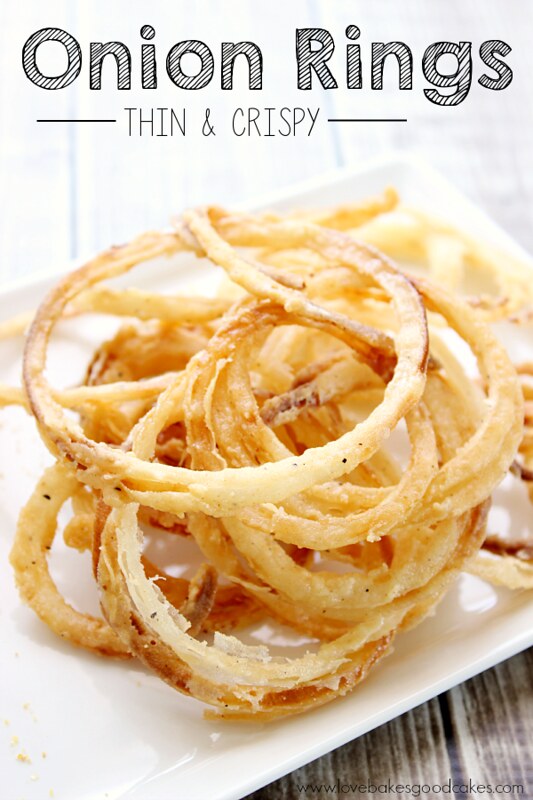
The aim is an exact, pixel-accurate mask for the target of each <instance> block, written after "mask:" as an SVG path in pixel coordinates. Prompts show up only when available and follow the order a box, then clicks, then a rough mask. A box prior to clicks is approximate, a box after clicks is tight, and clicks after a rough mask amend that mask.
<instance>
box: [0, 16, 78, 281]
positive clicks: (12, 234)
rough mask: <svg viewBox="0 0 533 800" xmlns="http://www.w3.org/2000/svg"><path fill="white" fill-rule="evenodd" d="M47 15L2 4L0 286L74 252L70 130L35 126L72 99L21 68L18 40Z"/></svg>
mask: <svg viewBox="0 0 533 800" xmlns="http://www.w3.org/2000/svg"><path fill="white" fill-rule="evenodd" d="M54 6H55V7H54V10H55V11H56V13H57V14H58V15H59V16H60V17H61V16H62V17H64V18H65V19H66V18H67V17H68V16H69V14H70V12H69V7H70V4H69V3H68V2H67V0H63V1H62V2H56V3H55V4H54ZM49 15H50V10H49V9H46V8H45V7H43V6H38V5H37V4H35V3H2V6H1V21H0V75H1V76H2V79H1V80H0V108H1V109H2V113H1V114H0V187H1V192H0V284H2V283H5V282H6V281H7V280H11V279H14V278H16V277H19V276H21V275H24V274H29V273H31V272H35V271H38V270H39V269H41V270H42V269H45V268H50V267H52V266H54V265H56V264H58V263H66V262H67V261H68V259H69V258H70V257H71V255H72V224H71V223H72V218H71V212H70V209H71V200H72V185H71V181H70V175H71V162H72V157H73V149H72V148H73V141H72V138H71V131H69V129H68V128H67V127H65V126H56V125H46V124H39V123H37V122H36V121H35V120H36V119H37V118H40V117H47V116H58V117H64V116H65V115H66V114H67V113H68V110H69V106H70V102H71V96H72V95H71V94H69V92H70V90H69V89H66V90H64V92H45V91H43V90H42V89H38V88H37V87H35V86H33V85H32V84H31V83H30V82H29V81H28V80H27V79H26V77H25V76H24V74H23V71H22V67H21V48H22V44H23V42H25V40H26V39H27V38H28V37H29V36H30V35H31V34H32V33H33V32H34V31H35V30H37V29H38V28H39V27H42V26H44V25H46V24H50V16H49Z"/></svg>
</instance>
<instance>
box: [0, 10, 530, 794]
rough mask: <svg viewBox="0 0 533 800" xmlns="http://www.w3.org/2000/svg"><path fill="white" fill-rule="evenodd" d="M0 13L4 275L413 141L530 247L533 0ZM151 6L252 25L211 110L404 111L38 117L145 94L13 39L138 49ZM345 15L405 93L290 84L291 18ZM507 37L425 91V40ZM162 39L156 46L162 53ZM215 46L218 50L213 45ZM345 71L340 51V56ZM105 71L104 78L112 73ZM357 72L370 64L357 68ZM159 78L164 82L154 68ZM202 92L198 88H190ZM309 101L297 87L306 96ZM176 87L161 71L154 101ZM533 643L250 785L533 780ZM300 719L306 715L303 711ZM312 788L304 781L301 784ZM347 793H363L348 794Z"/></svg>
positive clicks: (275, 790)
mask: <svg viewBox="0 0 533 800" xmlns="http://www.w3.org/2000/svg"><path fill="white" fill-rule="evenodd" d="M0 21H1V23H2V24H1V25H0V70H1V71H0V75H1V76H2V77H1V84H0V101H1V106H2V110H3V113H2V114H1V115H0V176H1V186H2V192H1V196H0V220H1V224H0V281H2V282H4V281H6V280H9V279H10V278H13V277H18V276H20V275H22V274H30V273H32V272H35V271H39V270H42V269H45V268H46V269H47V268H50V267H54V266H55V267H57V266H59V265H66V264H67V262H68V261H69V260H70V259H72V258H78V257H82V256H87V255H89V254H91V253H93V252H94V251H95V250H97V249H99V248H102V247H105V246H107V245H109V244H110V243H111V242H118V241H123V240H125V239H127V238H128V237H130V236H131V235H133V234H135V233H137V232H139V231H141V230H143V229H145V228H147V227H149V226H161V225H164V224H165V222H166V220H167V219H168V217H169V215H170V214H171V213H172V212H174V211H178V210H180V209H181V208H183V207H184V206H187V205H193V204H197V203H200V202H206V201H213V199H214V200H217V201H220V202H224V203H225V204H227V205H231V204H232V203H237V202H243V201H247V200H249V199H253V198H254V197H255V196H258V195H261V194H263V193H264V192H268V191H273V190H275V189H278V188H280V187H282V186H284V185H288V184H290V183H293V182H295V181H298V180H301V179H304V178H306V177H307V176H308V175H314V174H317V173H319V172H322V171H324V170H327V169H331V168H334V167H340V166H342V165H345V164H348V163H360V162H362V161H364V160H365V159H367V158H368V157H370V156H372V155H375V154H377V153H379V152H382V151H384V150H400V151H406V150H407V151H416V152H417V153H418V154H419V155H420V156H422V157H423V158H425V159H426V160H427V161H429V162H430V163H432V164H433V165H434V166H435V167H437V168H439V169H440V170H442V171H443V172H444V173H445V174H446V175H447V176H448V178H449V179H451V180H452V181H453V182H454V183H455V184H456V185H457V186H458V187H459V188H461V189H462V190H463V191H464V192H466V194H468V195H469V196H470V197H471V198H472V199H473V200H474V201H476V202H477V203H478V204H479V205H480V206H481V207H483V208H484V209H485V210H486V211H487V212H488V213H489V214H490V215H491V216H492V217H493V218H494V219H496V220H497V221H498V222H499V223H500V224H501V225H502V227H503V228H505V229H506V230H507V231H509V232H510V233H511V234H512V235H513V236H514V237H515V238H516V239H517V240H518V241H519V242H521V243H522V244H523V245H524V246H525V247H526V248H529V249H530V250H533V147H532V141H531V136H532V134H531V131H532V130H533V103H532V102H531V74H533V47H532V46H531V41H530V34H531V31H533V3H526V2H522V3H520V4H518V3H513V4H509V3H507V2H505V1H504V0H469V2H468V3H465V2H464V0H447V2H444V0H440V2H439V0H434V1H433V2H432V3H429V2H427V0H405V1H404V2H403V3H398V2H397V0H375V2H373V3H366V4H363V3H359V4H356V3H353V2H352V1H351V0H335V2H329V0H292V2H290V3H288V2H285V1H284V0H270V1H269V2H262V0H261V1H260V2H256V3H253V4H251V3H247V2H246V0H227V2H225V3H224V5H223V4H222V3H218V4H216V3H212V4H210V5H209V9H208V11H207V9H206V7H205V6H203V5H202V7H200V4H192V3H191V4H189V3H185V2H174V3H172V4H169V3H167V4H166V5H165V4H164V3H163V2H159V3H153V4H150V7H149V10H147V8H146V4H145V3H143V2H142V0H127V2H126V0H116V2H114V3H113V4H110V3H107V2H106V1H105V0H93V2H91V3H90V4H89V3H83V4H82V3H78V4H73V3H70V2H68V0H55V2H54V4H53V13H52V8H51V5H48V6H47V4H42V3H40V2H39V0H27V1H26V2H24V3H18V2H15V0H6V1H5V2H3V3H2V8H1V20H0ZM147 22H150V24H152V25H154V27H155V28H156V30H157V31H158V43H159V44H160V45H161V46H162V47H163V46H164V45H165V44H172V43H173V42H174V41H178V40H180V39H182V38H188V37H194V36H196V37H198V38H204V39H205V40H207V41H208V42H209V43H211V44H213V47H214V48H215V47H216V48H218V47H219V46H220V42H221V41H222V40H223V39H226V38H229V39H230V40H231V39H233V40H238V39H239V38H244V37H246V36H248V37H249V38H251V39H254V40H255V41H257V42H258V43H259V44H260V45H261V46H262V48H263V53H264V56H265V84H264V90H263V92H262V93H261V97H260V99H258V97H257V93H256V94H255V95H254V96H253V97H251V95H250V93H246V92H241V91H240V90H238V89H236V90H235V91H234V92H232V93H222V92H221V91H220V89H219V88H218V83H217V86H214V87H213V88H212V89H211V88H209V89H208V90H206V93H205V94H203V95H202V97H201V98H200V100H199V99H198V98H189V97H187V98H186V99H187V103H189V102H190V103H191V104H192V105H194V104H195V103H196V104H198V103H201V104H204V105H210V106H211V107H212V111H213V117H214V118H216V117H217V115H220V114H221V113H223V112H224V106H226V107H227V106H228V104H231V105H232V106H238V105H242V104H248V105H249V104H253V103H255V104H256V105H261V106H268V105H272V106H280V105H287V106H291V105H294V104H309V103H314V104H315V105H316V104H320V105H321V106H323V107H324V111H325V113H327V115H328V116H331V117H343V116H347V115H348V116H349V115H350V114H351V115H352V116H353V115H354V112H355V113H356V114H357V115H358V116H382V115H383V112H386V115H387V116H395V115H397V114H398V113H399V114H400V115H404V114H405V113H406V114H407V116H408V118H409V121H408V123H406V124H361V125H350V124H338V125H323V126H322V127H321V129H320V131H318V132H317V133H316V134H314V135H313V136H311V137H309V138H308V139H306V140H304V141H301V140H299V141H298V142H296V141H295V140H281V139H269V140H266V139H264V138H261V139H259V138H253V137H251V138H246V139H245V140H243V139H237V138H235V137H230V136H224V135H223V134H220V133H219V136H218V138H215V139H202V138H198V137H192V138H190V139H183V140H174V139H170V138H160V139H157V138H156V139H147V138H135V137H132V138H128V137H126V136H125V135H124V131H123V130H121V131H116V130H109V128H107V129H106V128H105V126H98V125H77V126H76V125H57V124H56V125H43V124H38V123H36V122H35V120H36V119H37V118H40V117H55V118H63V117H68V118H70V117H77V118H83V117H94V116H95V115H96V116H98V115H99V114H102V113H104V114H105V113H106V111H107V112H109V111H110V110H116V107H117V103H118V106H120V107H121V106H122V105H130V106H141V105H143V104H144V105H147V104H149V103H150V102H152V101H151V100H147V98H146V93H141V92H139V91H138V90H136V89H133V90H132V91H131V92H129V93H128V97H127V102H126V101H124V102H123V100H122V98H120V99H118V100H117V92H116V91H115V90H113V89H112V88H111V87H109V88H108V89H107V90H103V91H102V92H90V91H89V90H88V88H87V84H88V81H87V74H86V73H84V75H83V79H82V78H80V79H79V82H78V83H76V84H73V86H72V87H69V88H68V89H65V90H63V91H61V92H44V91H42V90H39V89H37V88H35V87H33V86H32V85H31V84H30V83H29V82H28V81H27V80H26V78H25V77H24V75H23V74H22V70H21V68H20V48H21V46H22V43H23V42H24V41H25V39H26V38H27V37H28V36H29V35H30V34H31V33H32V32H33V31H35V30H36V29H37V28H39V27H41V26H43V25H50V24H54V25H60V26H62V27H64V28H66V29H67V30H69V31H70V32H72V33H73V34H74V35H77V36H78V37H79V39H80V42H82V43H83V46H84V47H85V48H86V52H88V49H87V48H88V42H89V41H90V40H98V41H107V40H109V39H114V38H121V39H122V40H124V41H126V42H131V43H133V44H134V45H135V47H137V48H138V47H139V45H140V39H139V28H140V26H141V24H144V23H147ZM350 23H354V24H355V23H356V24H357V25H359V27H360V28H361V31H362V41H364V42H365V43H366V46H367V47H368V43H369V42H370V41H379V40H381V41H389V40H391V39H403V40H404V41H406V42H408V43H409V44H410V46H411V47H412V48H413V52H414V53H415V56H416V57H415V86H414V90H413V92H411V93H409V97H406V96H404V94H403V93H399V92H398V91H396V90H394V84H395V82H396V81H397V78H396V73H395V72H394V70H392V71H391V72H390V73H389V72H388V73H387V74H386V77H387V83H388V85H387V86H386V90H385V91H383V92H379V93H377V92H374V93H371V92H365V93H363V94H361V95H357V96H355V95H354V93H353V92H348V91H346V90H342V89H339V90H337V91H333V92H328V93H327V95H326V94H325V93H324V92H321V91H319V92H317V91H313V92H311V93H306V97H305V98H303V97H302V93H301V92H300V93H298V92H297V91H296V89H295V88H294V84H295V80H294V64H293V62H292V61H291V59H292V52H293V37H294V29H295V28H296V27H305V26H307V25H315V26H316V25H319V26H323V27H326V28H328V29H329V30H331V32H332V33H334V35H335V36H336V38H337V40H338V42H339V46H338V53H337V55H338V56H339V58H340V55H341V54H342V52H343V48H344V45H345V43H346V39H345V37H344V29H345V27H346V25H348V24H350ZM488 38H502V39H504V40H506V41H507V42H509V43H510V44H511V46H512V47H513V52H512V56H511V57H510V59H509V61H510V63H512V66H513V69H514V73H515V74H514V80H513V83H512V84H511V86H510V87H509V88H508V89H506V90H505V91H503V92H500V93H498V94H496V93H494V92H488V91H486V90H483V89H482V88H481V87H479V86H478V85H477V84H476V82H475V81H474V84H473V87H472V90H471V95H470V96H469V97H468V98H467V100H466V101H465V102H464V104H463V105H461V106H460V107H458V108H455V109H440V108H437V107H436V106H433V105H431V104H430V103H429V102H428V101H427V100H425V98H424V96H423V93H422V89H423V87H424V81H423V79H422V76H421V73H420V61H419V59H420V56H421V54H422V53H423V51H424V49H425V47H427V45H428V44H430V43H432V42H434V41H438V40H440V39H451V40H454V41H459V40H461V39H470V40H472V41H473V42H474V45H475V46H479V43H480V42H481V41H483V40H484V39H488ZM165 52H166V51H165ZM217 52H218V50H217ZM338 64H339V69H341V70H342V69H343V68H342V66H341V65H342V61H340V60H339V62H338ZM105 79H106V81H108V82H109V83H110V82H112V81H113V79H114V76H113V73H112V72H109V73H106V75H105ZM367 79H368V74H367V76H366V78H365V80H367ZM162 83H163V81H162ZM194 94H195V95H196V94H200V93H194ZM304 100H305V103H304V102H303V101H304ZM180 103H185V99H184V97H183V94H180V93H178V94H176V90H175V88H174V87H169V86H162V88H161V91H160V92H159V91H158V97H157V105H162V106H164V105H167V106H172V105H176V104H180ZM532 676H533V656H532V653H531V651H530V652H529V653H526V654H522V655H519V656H517V657H515V658H513V659H511V660H510V661H508V662H506V663H504V664H502V665H500V666H498V667H496V668H494V669H492V670H490V671H489V672H487V673H485V674H483V675H480V676H479V677H477V678H474V679H473V680H471V681H469V682H467V683H466V684H464V685H463V686H459V687H457V688H456V689H454V690H452V691H450V692H448V693H447V694H445V695H443V696H441V697H439V698H436V699H434V700H432V701H431V702H429V703H426V704H425V705H423V706H421V707H420V708H418V709H416V710H414V711H412V712H410V713H408V714H405V715H404V716H403V717H401V718H399V719H396V720H394V721H393V722H391V723H389V724H388V725H385V726H383V727H382V728H380V729H379V730H376V731H373V732H371V733H369V734H367V735H366V736H364V737H362V738H361V739H359V740H357V741H355V742H352V743H351V744H348V745H346V746H345V747H342V748H340V749H339V750H336V751H335V752H333V753H331V754H330V755H328V756H324V757H323V758H321V759H319V760H318V761H315V762H313V763H312V764H310V765H308V766H307V767H304V768H302V769H300V770H298V771H297V772H295V773H293V774H292V775H290V776H287V777H285V778H283V779H281V780H280V781H277V782H276V783H274V784H272V785H271V786H269V787H267V788H265V789H263V790H261V791H258V792H256V793H255V794H254V795H252V796H251V797H253V798H254V800H278V798H279V800H281V798H287V799H288V798H294V797H297V796H300V795H298V791H297V788H296V785H297V783H310V782H315V783H330V784H331V783H335V781H336V780H337V779H340V780H341V781H345V782H347V783H349V782H350V781H351V782H353V781H354V780H357V781H358V782H359V783H365V782H372V783H374V784H380V783H387V781H388V780H389V779H392V780H394V781H395V782H397V783H413V782H418V783H439V782H440V783H442V782H443V781H446V780H447V779H448V777H451V778H452V779H454V782H460V783H461V782H464V781H465V780H466V782H468V778H472V779H473V780H476V781H478V782H484V781H486V782H491V783H522V784H524V785H525V786H528V787H529V788H528V789H526V790H525V794H524V795H523V796H524V797H532V796H533V773H532V769H533V759H532V758H531V752H532V750H533V677H532ZM310 724H312V721H310ZM303 796H311V795H309V794H308V795H303ZM345 796H358V795H354V794H352V795H345Z"/></svg>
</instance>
